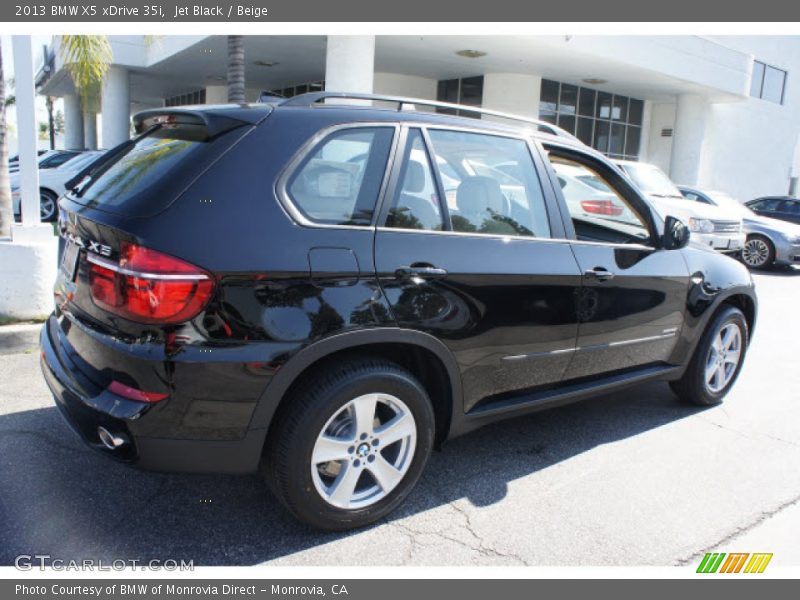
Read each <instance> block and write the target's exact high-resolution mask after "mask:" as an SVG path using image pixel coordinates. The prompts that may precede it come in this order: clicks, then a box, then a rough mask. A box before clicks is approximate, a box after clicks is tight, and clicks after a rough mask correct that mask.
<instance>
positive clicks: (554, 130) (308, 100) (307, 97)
mask: <svg viewBox="0 0 800 600" xmlns="http://www.w3.org/2000/svg"><path fill="white" fill-rule="evenodd" d="M328 98H337V99H348V100H377V101H379V102H390V103H395V104H397V110H398V111H403V110H407V109H406V108H405V107H413V106H414V105H420V106H432V107H435V108H447V109H451V110H458V111H461V112H472V113H476V114H480V115H488V116H492V117H497V118H500V119H508V120H509V121H516V122H519V123H526V124H528V125H536V126H537V127H538V128H539V129H540V130H543V131H544V132H545V133H549V134H551V135H554V136H557V137H561V138H567V139H570V140H572V141H575V142H579V143H583V142H580V140H578V138H576V137H575V136H574V135H572V134H571V133H570V132H568V131H566V130H564V129H561V127H557V126H556V125H553V124H552V123H548V122H547V121H542V120H540V119H530V118H528V117H521V116H519V115H514V114H511V113H505V112H500V111H497V110H489V109H487V108H481V107H479V106H466V105H464V104H452V103H450V102H439V101H436V100H423V99H422V98H407V97H405V96H383V95H381V94H360V93H350V92H309V93H306V94H299V95H297V96H293V97H291V98H289V99H288V100H285V101H284V102H281V103H280V105H281V106H306V107H312V106H314V105H315V104H317V103H319V101H320V100H325V99H328Z"/></svg>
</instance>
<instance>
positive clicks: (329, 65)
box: [325, 35, 375, 94]
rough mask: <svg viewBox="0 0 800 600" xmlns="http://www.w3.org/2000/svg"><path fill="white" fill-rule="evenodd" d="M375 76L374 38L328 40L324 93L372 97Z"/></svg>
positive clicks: (350, 36) (347, 36) (341, 36)
mask: <svg viewBox="0 0 800 600" xmlns="http://www.w3.org/2000/svg"><path fill="white" fill-rule="evenodd" d="M374 72H375V36H374V35H329V36H328V49H327V52H326V56H325V91H329V92H356V93H362V94H371V93H372V86H373V81H374Z"/></svg>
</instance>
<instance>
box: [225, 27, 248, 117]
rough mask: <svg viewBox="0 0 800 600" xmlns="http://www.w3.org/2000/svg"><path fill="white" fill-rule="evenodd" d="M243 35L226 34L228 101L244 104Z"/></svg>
mask: <svg viewBox="0 0 800 600" xmlns="http://www.w3.org/2000/svg"><path fill="white" fill-rule="evenodd" d="M244 89H245V88H244V36H241V35H229V36H228V102H233V103H236V104H244V101H245V100H244Z"/></svg>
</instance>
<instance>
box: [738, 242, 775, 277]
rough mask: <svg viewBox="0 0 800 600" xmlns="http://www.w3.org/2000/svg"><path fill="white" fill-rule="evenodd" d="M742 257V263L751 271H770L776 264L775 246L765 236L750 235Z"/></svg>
mask: <svg viewBox="0 0 800 600" xmlns="http://www.w3.org/2000/svg"><path fill="white" fill-rule="evenodd" d="M741 256H742V262H743V263H744V264H745V265H747V266H748V267H749V268H751V269H768V268H770V267H771V266H772V263H774V262H775V245H774V244H773V243H772V240H770V239H769V238H767V237H765V236H763V235H758V234H753V235H749V236H747V240H746V241H745V243H744V248H743V249H742V255H741Z"/></svg>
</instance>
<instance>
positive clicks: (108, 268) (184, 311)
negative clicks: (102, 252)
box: [87, 242, 214, 324]
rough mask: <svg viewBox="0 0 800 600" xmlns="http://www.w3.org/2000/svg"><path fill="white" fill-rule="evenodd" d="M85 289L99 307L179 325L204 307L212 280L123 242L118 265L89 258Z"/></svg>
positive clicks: (190, 267)
mask: <svg viewBox="0 0 800 600" xmlns="http://www.w3.org/2000/svg"><path fill="white" fill-rule="evenodd" d="M87 260H88V261H89V263H90V267H89V286H90V288H91V294H92V300H93V301H94V303H95V304H96V305H97V306H99V307H100V308H102V309H104V310H107V311H108V312H111V313H114V314H116V315H119V316H121V317H124V318H126V319H129V320H131V321H137V322H139V323H153V324H155V323H158V324H170V323H182V322H184V321H188V320H189V319H191V318H193V317H195V316H196V315H197V314H198V313H199V312H200V311H201V310H202V309H203V307H205V305H206V303H207V302H208V300H209V299H210V298H211V294H212V293H213V291H214V282H213V280H212V279H211V276H210V275H209V274H208V273H206V272H205V271H203V270H202V269H199V268H198V267H195V266H194V265H192V264H189V263H187V262H185V261H183V260H180V259H177V258H174V257H172V256H168V255H166V254H162V253H161V252H157V251H155V250H150V249H149V248H144V247H142V246H137V245H136V244H128V243H125V242H123V243H122V245H121V246H120V259H119V262H118V263H116V262H113V261H110V260H108V259H105V258H102V257H99V256H97V255H95V254H92V253H89V254H88V255H87Z"/></svg>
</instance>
